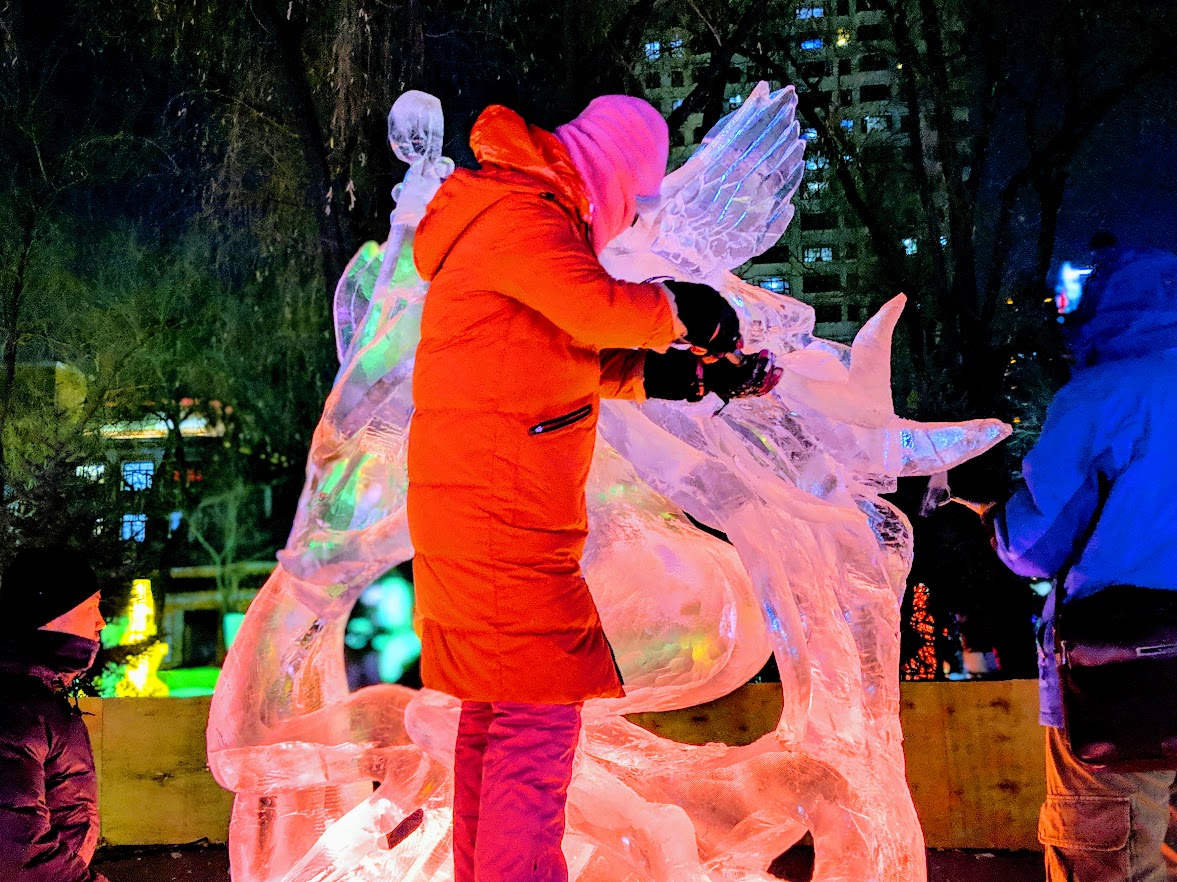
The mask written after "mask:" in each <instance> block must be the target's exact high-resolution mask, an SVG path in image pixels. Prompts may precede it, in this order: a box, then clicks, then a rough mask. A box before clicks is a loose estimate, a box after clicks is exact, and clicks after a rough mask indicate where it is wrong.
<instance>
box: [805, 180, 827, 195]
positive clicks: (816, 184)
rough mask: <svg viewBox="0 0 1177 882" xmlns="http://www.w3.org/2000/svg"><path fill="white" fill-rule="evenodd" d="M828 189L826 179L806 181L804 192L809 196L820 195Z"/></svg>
mask: <svg viewBox="0 0 1177 882" xmlns="http://www.w3.org/2000/svg"><path fill="white" fill-rule="evenodd" d="M829 189H830V184H829V182H828V181H806V182H805V192H806V194H807V195H809V196H821V195H822V194H823V193H825V192H826V191H827V190H829Z"/></svg>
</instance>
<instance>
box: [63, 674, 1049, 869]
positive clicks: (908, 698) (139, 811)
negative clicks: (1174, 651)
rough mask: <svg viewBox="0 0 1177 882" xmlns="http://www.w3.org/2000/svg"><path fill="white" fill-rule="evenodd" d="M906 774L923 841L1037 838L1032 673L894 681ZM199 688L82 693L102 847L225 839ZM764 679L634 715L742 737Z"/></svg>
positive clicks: (705, 735) (678, 732) (766, 697)
mask: <svg viewBox="0 0 1177 882" xmlns="http://www.w3.org/2000/svg"><path fill="white" fill-rule="evenodd" d="M901 695H902V704H901V711H900V713H901V717H902V721H903V728H904V733H905V738H906V741H905V744H904V752H905V754H906V759H907V777H908V782H909V784H910V786H911V791H912V796H913V798H914V800H915V804H916V809H917V811H918V812H919V816H920V821H921V823H922V824H923V828H924V835H925V837H926V838H927V843H928V846H929V847H930V848H981V849H1030V848H1039V845H1038V842H1037V839H1036V836H1035V829H1036V825H1037V817H1038V807H1039V805H1041V803H1042V798H1043V780H1042V778H1043V771H1042V766H1043V753H1042V745H1043V741H1042V734H1041V730H1040V729H1039V727H1038V726H1037V722H1036V720H1037V713H1038V697H1037V684H1036V683H1035V682H1034V681H1032V680H1012V681H993V682H962V683H904V684H903V687H902V691H901ZM208 707H209V699H208V698H108V699H101V700H99V699H84V700H83V701H82V709H83V711H85V712H86V713H87V714H88V716H87V717H86V724H87V727H88V728H89V730H90V737H91V740H92V742H93V745H94V754H95V760H96V762H97V766H98V798H99V807H100V810H101V813H102V837H103V839H104V840H105V841H106V842H107V843H108V844H111V845H155V844H179V843H183V842H191V841H194V840H197V839H208V840H211V841H213V842H224V841H225V840H226V838H227V835H228V825H229V811H230V808H231V807H232V803H233V799H232V794H229V793H226V792H225V791H223V790H221V788H220V787H218V786H217V784H216V782H215V781H214V780H213V778H212V775H211V774H210V773H209V771H208V766H207V764H206V759H205V740H204V729H205V725H206V723H207V720H208ZM780 708H781V698H780V692H779V687H778V686H777V685H775V684H770V683H761V684H750V685H748V686H745V687H744V688H743V689H739V690H737V691H736V692H734V693H732V694H731V695H728V696H726V697H724V698H722V699H719V700H718V701H714V702H711V703H710V704H706V705H701V706H699V707H694V708H687V709H685V710H680V711H668V712H665V713H655V714H634V715H632V716H631V717H630V719H631V720H633V721H634V722H635V723H637V724H638V725H640V726H643V727H645V728H647V729H649V730H650V731H652V732H656V733H657V734H660V735H662V736H664V737H666V738H671V739H673V740H675V741H681V742H684V743H687V744H705V743H707V742H709V741H721V742H725V743H728V744H749V743H751V742H752V741H755V740H756V739H757V738H759V737H760V736H761V735H763V734H765V733H766V732H769V731H771V730H772V728H773V726H775V724H776V721H777V718H778V717H779V715H780Z"/></svg>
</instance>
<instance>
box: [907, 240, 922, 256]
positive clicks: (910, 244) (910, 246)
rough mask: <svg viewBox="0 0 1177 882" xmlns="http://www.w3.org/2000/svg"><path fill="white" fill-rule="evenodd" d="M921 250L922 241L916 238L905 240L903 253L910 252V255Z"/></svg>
mask: <svg viewBox="0 0 1177 882" xmlns="http://www.w3.org/2000/svg"><path fill="white" fill-rule="evenodd" d="M919 250H920V243H919V242H917V241H916V240H915V239H904V240H903V253H904V254H909V255H910V254H916V253H918V252H919Z"/></svg>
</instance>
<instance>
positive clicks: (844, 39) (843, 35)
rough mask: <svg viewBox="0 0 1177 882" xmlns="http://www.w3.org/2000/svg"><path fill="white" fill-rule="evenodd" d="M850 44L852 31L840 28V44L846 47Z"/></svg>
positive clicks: (840, 46) (841, 46)
mask: <svg viewBox="0 0 1177 882" xmlns="http://www.w3.org/2000/svg"><path fill="white" fill-rule="evenodd" d="M849 45H850V31H848V30H846V28H838V46H839V48H845V47H846V46H849Z"/></svg>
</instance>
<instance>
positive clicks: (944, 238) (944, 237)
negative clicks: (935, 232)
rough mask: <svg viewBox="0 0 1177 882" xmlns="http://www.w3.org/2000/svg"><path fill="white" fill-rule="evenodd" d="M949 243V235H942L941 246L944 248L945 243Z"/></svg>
mask: <svg viewBox="0 0 1177 882" xmlns="http://www.w3.org/2000/svg"><path fill="white" fill-rule="evenodd" d="M947 244H948V237H947V236H941V237H940V247H941V248H943V247H944V246H945V245H947Z"/></svg>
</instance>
